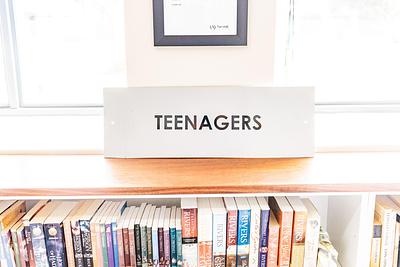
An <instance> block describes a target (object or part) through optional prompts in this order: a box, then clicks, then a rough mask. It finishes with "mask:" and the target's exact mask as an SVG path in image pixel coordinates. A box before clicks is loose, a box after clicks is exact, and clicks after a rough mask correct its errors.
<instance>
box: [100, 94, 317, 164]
mask: <svg viewBox="0 0 400 267" xmlns="http://www.w3.org/2000/svg"><path fill="white" fill-rule="evenodd" d="M313 117H314V90H313V88H310V87H268V88H267V87H157V88H153V87H147V88H146V87H144V88H108V89H105V90H104V134H105V144H104V153H105V156H106V157H119V158H160V157H168V158H170V157H171V158H176V157H244V158H269V157H310V156H312V155H313V153H314V138H313V136H314V119H313Z"/></svg>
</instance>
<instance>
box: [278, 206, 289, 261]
mask: <svg viewBox="0 0 400 267" xmlns="http://www.w3.org/2000/svg"><path fill="white" fill-rule="evenodd" d="M280 223H281V228H280V234H279V253H278V265H279V266H282V267H289V265H290V252H291V246H292V226H293V213H292V212H282V214H281V222H280Z"/></svg>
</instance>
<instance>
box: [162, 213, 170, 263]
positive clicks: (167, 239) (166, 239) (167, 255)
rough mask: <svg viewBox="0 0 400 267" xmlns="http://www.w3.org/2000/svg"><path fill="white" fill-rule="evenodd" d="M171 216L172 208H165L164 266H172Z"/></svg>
mask: <svg viewBox="0 0 400 267" xmlns="http://www.w3.org/2000/svg"><path fill="white" fill-rule="evenodd" d="M170 217H171V208H166V209H165V216H164V227H163V231H164V233H163V234H164V266H165V267H169V266H171V239H170V238H171V237H170V235H169V219H170Z"/></svg>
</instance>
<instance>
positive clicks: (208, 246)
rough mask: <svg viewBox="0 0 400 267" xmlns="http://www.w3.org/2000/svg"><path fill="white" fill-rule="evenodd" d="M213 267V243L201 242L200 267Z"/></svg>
mask: <svg viewBox="0 0 400 267" xmlns="http://www.w3.org/2000/svg"><path fill="white" fill-rule="evenodd" d="M211 266H212V242H211V241H204V242H199V267H211Z"/></svg>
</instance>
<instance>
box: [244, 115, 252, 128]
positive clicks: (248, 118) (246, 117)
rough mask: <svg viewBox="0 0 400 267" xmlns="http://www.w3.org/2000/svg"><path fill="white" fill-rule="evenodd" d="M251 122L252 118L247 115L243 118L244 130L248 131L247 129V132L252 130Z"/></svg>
mask: <svg viewBox="0 0 400 267" xmlns="http://www.w3.org/2000/svg"><path fill="white" fill-rule="evenodd" d="M250 121H251V119H250V116H247V115H243V116H242V130H246V128H247V130H251V128H250V125H249V124H250Z"/></svg>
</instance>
